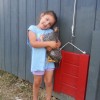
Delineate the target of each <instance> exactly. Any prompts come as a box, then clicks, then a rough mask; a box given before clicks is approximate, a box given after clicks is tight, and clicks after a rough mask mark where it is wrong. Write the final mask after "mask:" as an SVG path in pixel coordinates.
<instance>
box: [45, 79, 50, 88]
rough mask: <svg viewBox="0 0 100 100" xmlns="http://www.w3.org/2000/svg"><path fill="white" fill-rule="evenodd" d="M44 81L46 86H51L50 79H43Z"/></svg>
mask: <svg viewBox="0 0 100 100" xmlns="http://www.w3.org/2000/svg"><path fill="white" fill-rule="evenodd" d="M44 82H45V85H46V86H48V87H50V86H52V81H49V80H44Z"/></svg>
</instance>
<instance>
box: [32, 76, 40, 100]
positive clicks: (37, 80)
mask: <svg viewBox="0 0 100 100" xmlns="http://www.w3.org/2000/svg"><path fill="white" fill-rule="evenodd" d="M41 82H42V76H41V75H34V82H33V100H38V92H39V87H40V84H41Z"/></svg>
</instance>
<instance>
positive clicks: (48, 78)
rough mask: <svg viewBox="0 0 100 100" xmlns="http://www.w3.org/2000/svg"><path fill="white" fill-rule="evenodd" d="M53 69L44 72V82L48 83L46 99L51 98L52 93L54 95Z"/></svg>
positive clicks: (49, 99)
mask: <svg viewBox="0 0 100 100" xmlns="http://www.w3.org/2000/svg"><path fill="white" fill-rule="evenodd" d="M53 72H54V71H53V70H51V71H46V72H45V74H44V82H45V85H46V94H47V95H46V100H51V95H52V89H53V85H52V78H53Z"/></svg>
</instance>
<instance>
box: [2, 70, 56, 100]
mask: <svg viewBox="0 0 100 100" xmlns="http://www.w3.org/2000/svg"><path fill="white" fill-rule="evenodd" d="M0 100H32V83H29V82H27V81H25V80H22V79H20V78H18V77H16V76H14V75H12V74H9V73H7V72H5V71H2V70H0ZM39 100H45V89H41V88H40V90H39ZM51 100H57V99H56V98H55V97H52V99H51Z"/></svg>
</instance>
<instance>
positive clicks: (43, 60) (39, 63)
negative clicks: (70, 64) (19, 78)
mask: <svg viewBox="0 0 100 100" xmlns="http://www.w3.org/2000/svg"><path fill="white" fill-rule="evenodd" d="M29 30H30V31H32V32H34V33H35V34H36V38H37V41H40V36H41V35H43V34H47V33H51V32H52V31H53V30H52V29H47V30H41V29H39V28H38V27H37V26H35V25H31V26H30V27H29V28H28V31H29ZM27 42H28V44H29V45H30V43H29V40H28V41H27ZM30 47H31V48H32V53H31V72H34V71H44V70H45V69H47V67H49V68H54V63H49V62H48V61H47V56H46V49H45V48H34V47H32V46H31V45H30Z"/></svg>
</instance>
